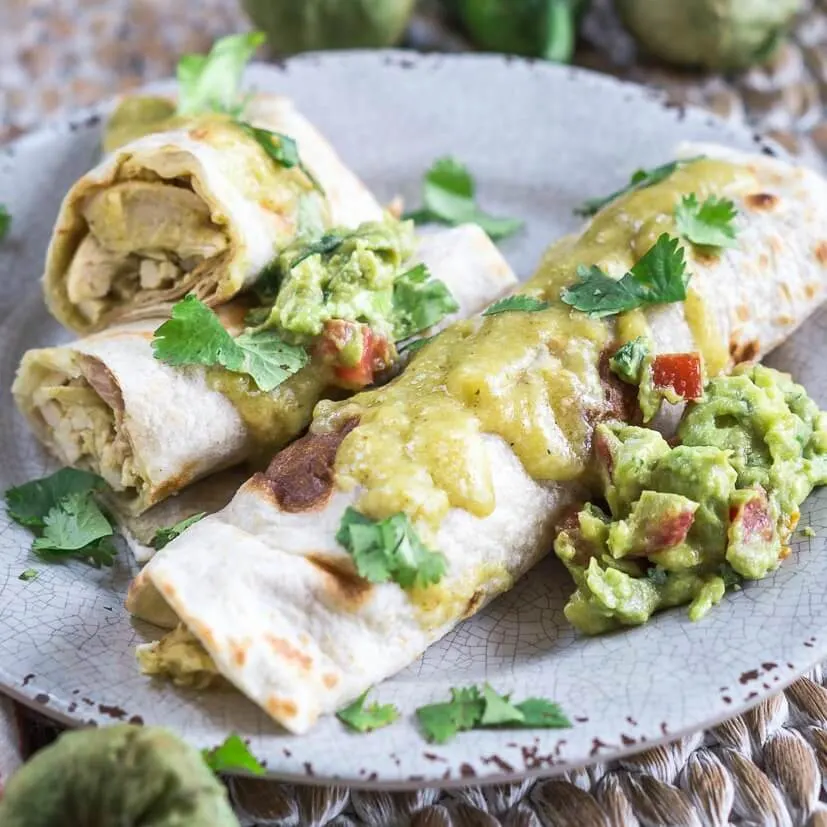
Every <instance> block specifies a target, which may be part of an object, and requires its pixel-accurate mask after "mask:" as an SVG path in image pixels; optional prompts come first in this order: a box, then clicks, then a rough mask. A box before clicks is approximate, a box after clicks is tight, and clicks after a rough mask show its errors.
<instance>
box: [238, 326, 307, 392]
mask: <svg viewBox="0 0 827 827" xmlns="http://www.w3.org/2000/svg"><path fill="white" fill-rule="evenodd" d="M234 341H235V343H236V345H237V346H238V347H239V348H241V350H242V352H243V357H242V362H241V368H240V369H237V370H236V372H237V373H246V374H249V375H250V376H251V377H252V378H253V381H254V382H255V383H256V384H257V385H258V386H259V388H261V390H263V391H264V392H265V393H268V392H269V391H271V390H273V388H277V387H278V386H279V385H280V384H281V383H282V382H284V380H285V379H288V378H289V377H291V376H292V375H293V374H294V373H298V372H299V371H300V370H301V369H302V368H303V367H304V366H305V365H306V364H307V363H308V362H309V361H310V358H309V357H308V355H307V351H306V350H305V349H304V348H303V347H298V346H297V345H290V344H288V343H287V342H285V341H283V340H282V339H280V338H279V337H278V335H277V334H276V333H274V332H273V331H271V330H256V331H254V332H252V333H249V332H247V333H242V334H241V335H240V336H238V337H237V338H236V339H235V340H234Z"/></svg>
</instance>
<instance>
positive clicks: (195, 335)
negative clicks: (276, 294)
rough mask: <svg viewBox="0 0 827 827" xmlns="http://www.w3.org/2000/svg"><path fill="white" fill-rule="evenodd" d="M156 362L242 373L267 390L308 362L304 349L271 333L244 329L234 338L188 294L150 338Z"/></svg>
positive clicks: (213, 314) (208, 310)
mask: <svg viewBox="0 0 827 827" xmlns="http://www.w3.org/2000/svg"><path fill="white" fill-rule="evenodd" d="M152 349H153V351H154V354H155V358H156V359H160V360H161V361H162V362H166V363H167V364H168V365H173V366H180V365H206V366H208V367H214V366H219V367H223V368H225V369H226V370H229V371H231V372H233V373H241V374H246V375H248V376H250V377H251V378H252V380H253V381H254V382H255V383H256V385H258V387H259V388H260V389H261V390H263V391H265V392H269V391H271V390H273V389H274V388H276V387H278V386H279V385H280V384H281V383H282V382H284V381H285V380H286V379H287V378H288V377H290V376H292V375H293V374H294V373H297V372H298V371H299V370H301V368H303V367H304V366H305V365H306V364H307V362H308V361H309V357H308V355H307V351H306V350H305V349H304V348H303V347H298V346H296V345H290V344H288V343H287V342H284V341H283V340H282V339H280V338H279V336H278V335H277V334H276V333H274V332H272V331H270V330H257V331H253V332H249V331H246V332H244V333H242V334H241V335H240V336H236V337H235V338H233V337H232V336H231V335H230V334H229V333H228V332H227V331H226V330H225V329H224V328H223V327H222V325H221V322H220V321H219V320H218V316H216V315H215V313H213V312H212V310H210V308H209V307H207V305H205V304H204V303H203V302H202V301H200V300H199V299H197V298H196V297H195V296H193V295H189V296H186V297H185V298H183V299H181V301H179V302H178V303H177V304H175V305H174V306H173V308H172V318H171V319H169V320H168V321H166V322H164V323H163V324H162V325H161V326H160V327H159V328H158V329H157V330H156V331H155V336H154V338H153V340H152Z"/></svg>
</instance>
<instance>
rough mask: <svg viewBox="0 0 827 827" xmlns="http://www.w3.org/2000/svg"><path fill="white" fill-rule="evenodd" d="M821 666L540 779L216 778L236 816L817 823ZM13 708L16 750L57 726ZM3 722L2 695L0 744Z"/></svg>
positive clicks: (270, 821)
mask: <svg viewBox="0 0 827 827" xmlns="http://www.w3.org/2000/svg"><path fill="white" fill-rule="evenodd" d="M824 677H825V671H824V667H823V666H822V667H818V668H817V669H815V670H813V671H812V672H811V673H809V674H808V675H806V676H805V677H802V678H801V679H799V680H798V681H796V682H795V683H794V684H792V685H791V686H790V687H789V688H788V689H787V690H786V691H785V692H782V693H780V694H778V695H775V696H773V697H771V698H768V699H767V700H765V701H763V702H762V703H760V704H759V705H758V706H756V707H754V708H753V709H751V710H750V711H748V712H746V713H744V714H743V715H739V716H736V717H735V718H731V719H730V720H728V721H726V722H724V723H723V724H720V725H719V726H716V727H714V728H712V729H710V730H707V731H706V732H698V733H696V734H694V735H691V736H689V737H686V738H682V739H680V740H677V741H674V742H672V743H670V744H667V745H665V746H661V747H656V748H654V749H650V750H647V751H646V752H641V753H638V754H637V755H633V756H630V757H627V758H624V759H622V760H619V761H615V762H612V763H608V764H594V765H592V766H590V767H586V768H583V769H579V770H575V771H572V772H568V773H566V774H565V775H564V776H561V777H558V778H552V779H547V780H537V781H524V782H523V783H520V784H499V785H493V786H487V787H465V788H462V789H455V790H435V789H422V790H418V791H416V792H372V791H359V790H348V789H347V788H346V787H324V786H316V787H309V786H297V785H293V784H282V783H279V782H277V781H271V780H262V779H249V778H227V779H225V781H226V783H227V786H228V788H229V791H230V797H231V800H232V802H233V806H234V808H235V811H236V813H237V814H238V817H239V821H240V823H241V825H242V827H541V826H542V827H723V825H730V824H732V825H744V826H745V827H827V687H825V685H824ZM653 679H655V680H656V679H657V673H656V672H654V673H653ZM11 709H12V712H11V717H13V718H15V719H16V720H15V721H14V723H13V726H14V727H15V728H16V730H17V737H18V739H19V742H20V746H19V749H18V754H19V755H20V756H21V757H23V758H26V757H29V756H30V755H31V754H32V753H33V752H35V751H36V750H37V749H39V748H40V747H42V746H44V745H46V744H48V743H49V742H51V741H52V740H54V738H55V737H56V736H57V735H58V734H59V728H58V727H57V726H56V725H55V724H54V723H53V722H51V721H50V720H49V719H47V718H45V717H43V716H42V715H41V714H40V713H38V712H34V711H32V710H29V709H26V708H24V707H21V706H17V705H11ZM7 714H8V712H7ZM2 724H3V719H2V707H0V755H1V754H2V750H3V739H4V738H6V739H9V731H8V729H6V730H5V732H4V730H3V727H2ZM0 770H2V766H0ZM7 771H8V768H7ZM62 827H76V825H62ZM77 827H80V825H77Z"/></svg>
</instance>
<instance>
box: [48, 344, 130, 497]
mask: <svg viewBox="0 0 827 827" xmlns="http://www.w3.org/2000/svg"><path fill="white" fill-rule="evenodd" d="M82 370H83V374H82V375H78V376H68V375H66V374H64V373H60V372H57V371H55V372H54V373H52V374H50V375H49V376H46V377H44V379H43V381H42V383H41V385H40V387H39V388H38V389H37V391H36V392H35V394H34V398H33V401H34V404H35V406H36V408H37V410H38V412H39V413H40V416H41V417H42V418H43V421H44V422H45V423H46V424H47V425H48V427H49V430H50V432H51V436H52V441H53V443H54V445H55V449H56V451H57V452H58V454H59V455H60V456H61V457H62V458H63V460H64V462H65V463H66V464H67V465H71V466H73V467H76V468H84V469H87V470H89V471H92V472H93V473H95V474H99V475H100V476H101V477H103V479H104V480H105V481H106V482H107V483H108V484H109V485H110V486H111V487H112V489H113V490H115V491H129V490H134V491H140V490H141V488H142V487H143V485H144V481H143V480H142V478H141V476H140V475H139V473H138V471H137V468H136V465H135V457H134V456H133V453H132V446H131V445H130V443H129V440H128V438H127V437H126V434H125V433H124V431H123V429H122V427H121V423H120V417H121V413H122V407H123V406H122V402H121V400H120V392H119V391H118V389H117V386H115V384H114V380H113V379H112V378H111V376H110V375H109V372H108V371H107V370H106V368H104V367H103V365H101V364H100V363H99V362H97V361H96V360H88V362H87V363H86V364H84V365H83V368H82ZM95 385H97V387H95Z"/></svg>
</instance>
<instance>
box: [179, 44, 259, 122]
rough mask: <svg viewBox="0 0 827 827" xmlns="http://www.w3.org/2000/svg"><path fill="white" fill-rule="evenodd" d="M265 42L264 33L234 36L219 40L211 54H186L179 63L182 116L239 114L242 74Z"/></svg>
mask: <svg viewBox="0 0 827 827" xmlns="http://www.w3.org/2000/svg"><path fill="white" fill-rule="evenodd" d="M265 39H266V37H265V35H264V33H263V32H248V33H245V34H234V35H230V36H229V37H222V38H221V39H220V40H216V42H215V43H214V44H213V46H212V49H210V53H209V54H208V55H184V57H182V58H181V59H180V60H179V61H178V85H179V93H178V113H179V114H181V115H193V114H196V113H198V112H225V113H228V114H231V115H234V114H237V113H238V110H239V109H240V108H241V105H240V102H239V100H238V92H239V87H240V85H241V75H242V74H243V72H244V67H245V66H246V65H247V63H248V62H249V61H250V58H251V57H252V56H253V54H254V53H255V51H256V49H257V48H258V47H259V46H260V45H261V44H262V43H264V41H265Z"/></svg>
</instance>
